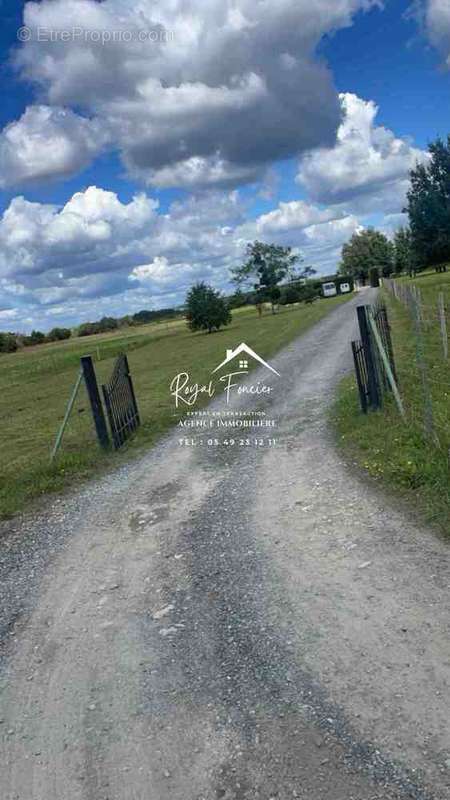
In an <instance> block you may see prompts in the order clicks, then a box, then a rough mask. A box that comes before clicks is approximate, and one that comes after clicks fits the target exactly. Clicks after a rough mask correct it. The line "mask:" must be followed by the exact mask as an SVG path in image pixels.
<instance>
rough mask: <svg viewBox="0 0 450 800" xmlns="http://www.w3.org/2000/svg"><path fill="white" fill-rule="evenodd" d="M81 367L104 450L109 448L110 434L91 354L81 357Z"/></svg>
mask: <svg viewBox="0 0 450 800" xmlns="http://www.w3.org/2000/svg"><path fill="white" fill-rule="evenodd" d="M81 369H82V370H83V375H84V381H85V383H86V389H87V393H88V396H89V402H90V404H91V409H92V416H93V418H94V425H95V430H96V432H97V438H98V441H99V443H100V446H101V447H103V449H104V450H107V449H108V448H109V435H108V428H107V426H106V420H105V414H104V411H103V406H102V401H101V399H100V392H99V391H98V385H97V376H96V374H95V369H94V364H93V362H92V357H91V356H83V357H82V359H81Z"/></svg>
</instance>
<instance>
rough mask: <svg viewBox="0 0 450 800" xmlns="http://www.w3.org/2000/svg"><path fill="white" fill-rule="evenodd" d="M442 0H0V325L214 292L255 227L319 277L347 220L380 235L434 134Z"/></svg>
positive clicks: (449, 27)
mask: <svg viewBox="0 0 450 800" xmlns="http://www.w3.org/2000/svg"><path fill="white" fill-rule="evenodd" d="M337 5H338V6H339V8H338V9H337V8H336V6H337ZM447 6H448V4H447V2H446V0H423V2H419V3H415V5H414V7H412V6H411V4H410V3H408V2H404V0H387V2H385V3H384V5H383V6H382V5H381V3H379V2H377V1H376V0H342V2H340V3H339V4H336V3H335V2H333V0H318V2H317V3H315V4H311V3H308V2H306V0H292V2H290V0H284V2H283V3H279V4H276V3H275V2H273V3H271V4H258V5H257V6H255V4H252V3H250V2H249V0H235V1H234V2H231V0H221V1H220V2H219V0H202V2H201V3H200V0H177V2H175V3H174V4H173V12H172V16H171V17H168V16H167V11H166V4H164V3H163V2H162V0H136V2H134V3H133V2H131V0H104V2H103V3H95V2H94V0H52V2H50V0H41V2H40V3H29V4H25V6H24V4H23V3H20V4H19V3H17V2H12V0H2V2H1V12H2V21H3V25H2V28H1V33H0V43H1V51H2V69H1V73H0V80H1V90H2V96H3V98H4V102H3V104H2V107H1V110H0V125H1V127H2V128H3V132H2V133H1V134H0V137H1V138H0V187H1V190H0V213H1V214H2V215H3V216H2V219H1V221H0V328H3V329H5V328H10V329H11V328H12V329H23V330H27V329H30V328H31V327H42V328H48V327H51V326H52V325H53V324H62V323H67V324H75V323H76V322H78V321H82V320H85V319H89V318H96V317H98V316H99V315H101V314H103V313H115V314H121V313H129V312H133V311H136V310H138V309H139V308H142V307H161V306H171V305H174V304H177V303H180V302H182V300H183V297H184V294H185V292H186V289H187V288H188V287H189V286H190V285H191V283H192V282H193V281H194V280H197V279H200V278H201V279H205V280H208V281H209V282H211V283H213V284H214V285H215V286H217V287H219V288H222V289H224V290H227V291H228V290H229V287H230V284H229V270H230V268H231V267H233V266H235V265H236V263H239V260H240V259H241V258H242V254H243V251H244V248H245V243H246V242H247V241H250V240H252V239H254V238H262V239H264V240H267V241H277V242H280V243H283V244H290V245H292V246H294V247H298V248H299V249H300V250H301V252H302V253H303V255H304V258H305V260H306V261H307V262H308V263H311V264H312V265H313V266H314V267H315V268H316V269H317V270H318V272H319V273H322V274H325V273H327V272H329V271H332V270H333V269H335V268H336V265H337V263H338V261H339V254H340V249H341V247H342V244H343V243H344V242H345V241H346V239H348V238H349V237H350V236H351V235H352V233H354V232H355V231H356V230H358V229H360V228H361V227H362V226H364V225H368V224H377V225H379V226H380V227H381V228H382V229H383V230H385V231H386V233H388V235H391V234H392V232H393V231H394V230H395V228H396V227H398V225H400V224H402V223H403V222H404V221H405V220H404V218H402V216H401V211H402V208H403V205H404V199H405V192H406V190H407V185H408V174H409V170H410V169H411V168H412V167H413V166H414V164H415V163H417V161H420V160H423V159H426V154H425V150H426V147H427V143H428V142H429V141H430V140H432V139H433V138H435V137H436V136H437V135H440V136H446V135H447V133H448V132H450V124H449V119H448V116H449V115H448V90H449V71H448V63H449V61H448V59H449V52H450V12H449V10H448V7H447ZM22 25H26V26H27V29H28V30H29V32H30V34H29V36H30V41H28V42H26V43H25V44H20V43H18V41H17V29H18V28H19V27H20V26H22ZM75 26H76V27H77V37H78V38H72V40H70V37H69V38H66V39H65V40H64V41H62V40H61V39H56V40H55V41H48V39H47V37H48V33H47V32H48V31H49V30H50V31H56V32H57V34H56V35H57V36H60V35H61V31H62V30H63V29H66V30H67V31H69V32H70V31H72V32H73V29H74V27H75ZM78 29H79V30H78ZM117 30H120V32H121V35H123V31H126V35H127V36H128V37H135V38H133V39H132V41H129V40H128V39H127V40H121V39H120V40H119V41H115V42H113V43H111V42H110V41H107V42H106V44H104V45H101V44H98V42H97V41H95V40H94V34H93V32H98V31H106V33H107V35H108V36H111V32H112V31H117ZM42 31H44V34H43V33H42ZM142 31H143V32H144V33H143V34H142V33H141V32H142ZM161 31H163V32H164V35H165V36H168V35H169V34H170V35H171V36H172V37H173V38H172V40H171V41H169V42H167V40H166V39H164V40H159V39H157V35H158V36H162V34H161ZM149 32H150V34H151V36H152V37H154V38H153V39H152V40H151V42H149V41H148V37H149V35H150V34H149ZM96 35H97V34H96ZM142 35H145V36H147V41H146V42H143V41H142V40H141V39H138V37H141V36H142Z"/></svg>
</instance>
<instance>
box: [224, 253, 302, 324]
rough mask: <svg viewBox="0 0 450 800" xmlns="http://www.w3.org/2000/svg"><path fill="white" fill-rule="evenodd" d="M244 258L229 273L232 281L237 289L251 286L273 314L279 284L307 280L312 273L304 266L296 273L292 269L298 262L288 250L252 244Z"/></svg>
mask: <svg viewBox="0 0 450 800" xmlns="http://www.w3.org/2000/svg"><path fill="white" fill-rule="evenodd" d="M246 255H247V259H246V261H245V263H244V264H242V266H240V267H237V268H236V269H234V270H232V279H233V281H234V282H235V283H236V284H237V285H238V286H241V285H242V284H245V283H248V284H251V283H253V288H254V289H255V290H256V293H257V298H258V299H259V300H260V301H263V300H269V301H270V302H271V303H272V311H275V306H276V304H277V302H278V300H279V297H280V294H279V292H278V291H277V287H278V285H279V284H280V283H282V282H283V281H286V280H287V279H289V278H294V277H296V278H307V277H309V276H310V275H313V274H314V273H315V270H313V269H312V268H311V267H305V268H304V269H303V270H302V271H301V273H297V274H296V272H295V267H296V265H297V264H298V263H299V262H301V260H302V259H301V256H300V255H299V254H297V253H294V251H293V250H292V247H281V245H276V244H266V243H265V242H258V241H256V242H253V243H250V244H248V245H247V253H246Z"/></svg>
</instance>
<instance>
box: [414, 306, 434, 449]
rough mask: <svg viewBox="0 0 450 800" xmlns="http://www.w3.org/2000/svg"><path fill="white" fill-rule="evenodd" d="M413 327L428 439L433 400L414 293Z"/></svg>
mask: <svg viewBox="0 0 450 800" xmlns="http://www.w3.org/2000/svg"><path fill="white" fill-rule="evenodd" d="M413 298H414V302H413V312H414V327H415V338H416V359H417V366H418V368H419V373H420V378H421V382H422V391H423V402H424V427H425V432H426V435H427V436H428V438H429V439H433V438H434V419H433V399H432V397H431V391H430V384H429V381H428V371H427V365H426V361H425V353H424V349H423V328H422V309H421V306H420V294H419V293H418V292H415V293H414V295H413Z"/></svg>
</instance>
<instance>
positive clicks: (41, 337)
mask: <svg viewBox="0 0 450 800" xmlns="http://www.w3.org/2000/svg"><path fill="white" fill-rule="evenodd" d="M29 338H30V344H44V342H46V341H47V339H46V336H45V333H42V331H31V333H30V337H29Z"/></svg>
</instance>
